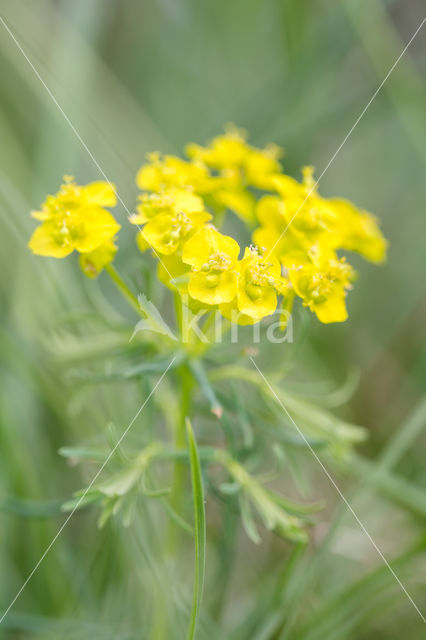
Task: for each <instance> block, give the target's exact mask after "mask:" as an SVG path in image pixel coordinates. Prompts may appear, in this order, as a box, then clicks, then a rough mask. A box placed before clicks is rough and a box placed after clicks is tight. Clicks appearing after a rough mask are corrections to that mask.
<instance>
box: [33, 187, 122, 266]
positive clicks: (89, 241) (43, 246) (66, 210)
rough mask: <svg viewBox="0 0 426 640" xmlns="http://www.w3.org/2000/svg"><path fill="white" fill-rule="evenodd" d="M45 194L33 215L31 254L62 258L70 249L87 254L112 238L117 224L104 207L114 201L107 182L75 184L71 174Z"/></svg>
mask: <svg viewBox="0 0 426 640" xmlns="http://www.w3.org/2000/svg"><path fill="white" fill-rule="evenodd" d="M64 180H65V183H64V184H63V185H62V186H61V188H60V189H59V191H58V192H57V193H56V194H55V195H53V196H48V197H47V198H46V201H45V202H44V204H43V205H42V207H41V209H40V211H34V212H33V213H32V215H33V217H34V218H36V219H38V220H41V225H40V226H39V227H37V229H36V230H35V231H34V233H33V235H32V237H31V239H30V241H29V243H28V246H29V247H30V249H31V250H32V251H33V253H35V254H37V255H42V256H52V257H54V258H63V257H65V256H67V255H69V254H70V253H72V252H73V251H74V250H76V251H78V252H79V253H91V252H93V251H95V250H96V249H98V248H99V247H101V246H102V245H105V243H107V242H108V241H110V240H112V238H113V237H114V236H115V234H116V233H117V232H118V230H119V229H120V225H119V224H118V223H117V222H116V221H115V219H114V218H113V216H112V215H111V214H110V213H109V211H107V210H106V209H105V208H104V207H111V206H114V205H115V204H116V195H115V191H114V187H113V186H112V185H110V184H109V183H107V182H92V183H91V184H88V185H86V186H79V185H77V184H76V183H75V182H74V180H73V179H72V178H71V177H68V176H66V177H65V178H64Z"/></svg>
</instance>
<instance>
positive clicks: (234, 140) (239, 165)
mask: <svg viewBox="0 0 426 640" xmlns="http://www.w3.org/2000/svg"><path fill="white" fill-rule="evenodd" d="M246 138H247V134H246V132H245V131H244V130H243V129H237V128H236V127H235V126H233V125H229V126H228V127H227V128H226V131H225V134H224V135H221V136H217V137H216V138H214V139H213V140H211V142H210V143H209V145H208V146H207V147H201V146H200V145H196V144H190V145H188V146H187V147H186V153H187V154H188V156H189V157H190V158H191V159H194V160H198V161H199V162H203V163H204V164H206V165H207V166H208V167H211V168H212V169H215V170H216V171H219V172H229V171H230V170H232V169H234V170H238V172H239V173H240V183H241V184H242V185H246V184H248V185H252V186H254V187H257V188H259V189H270V188H271V187H272V182H271V177H272V176H273V175H274V174H276V173H279V172H280V171H281V165H280V163H279V162H278V158H279V157H280V156H281V155H282V151H281V149H279V147H277V146H276V145H269V146H268V147H266V148H265V149H257V148H256V147H252V146H251V145H249V144H248V143H247V142H246Z"/></svg>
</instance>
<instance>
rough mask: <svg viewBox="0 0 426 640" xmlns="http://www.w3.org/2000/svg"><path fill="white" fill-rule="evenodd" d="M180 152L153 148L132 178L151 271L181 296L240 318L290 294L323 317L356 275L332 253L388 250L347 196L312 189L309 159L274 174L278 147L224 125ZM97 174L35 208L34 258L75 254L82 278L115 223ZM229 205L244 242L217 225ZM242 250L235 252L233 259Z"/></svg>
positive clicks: (97, 263)
mask: <svg viewBox="0 0 426 640" xmlns="http://www.w3.org/2000/svg"><path fill="white" fill-rule="evenodd" d="M186 154H187V159H182V158H178V157H175V156H172V155H165V156H162V155H161V154H159V153H151V154H149V156H148V159H147V160H148V161H147V163H146V164H144V165H143V166H142V167H141V169H140V170H139V172H138V174H137V177H136V182H137V184H138V186H139V187H140V189H141V190H142V193H141V195H140V196H139V201H138V205H137V212H136V213H135V214H134V215H133V216H132V217H131V222H132V223H133V224H136V225H138V226H139V233H138V244H139V247H140V249H141V250H142V251H145V250H147V249H151V250H152V251H153V252H154V254H155V255H156V257H157V258H158V260H159V265H158V274H159V278H160V279H161V280H162V282H164V283H165V284H166V285H167V286H169V287H170V288H172V289H176V290H178V291H179V292H180V293H181V294H185V295H186V296H188V300H189V304H190V305H191V306H193V307H194V308H205V309H214V308H218V309H219V310H220V311H221V312H222V314H223V315H224V316H226V317H228V318H231V319H234V320H236V321H237V322H239V323H240V324H246V323H255V322H258V321H259V320H261V319H262V318H263V317H265V316H268V315H270V314H272V313H273V312H274V311H275V310H276V308H277V305H278V298H279V297H282V300H283V305H284V307H285V308H286V309H289V308H290V306H291V301H292V300H293V298H294V296H295V295H297V296H299V297H300V298H301V299H302V302H303V304H304V305H305V306H307V307H308V308H310V309H311V310H312V311H313V312H315V313H316V315H317V316H318V318H319V320H320V321H321V322H341V321H343V320H345V319H346V318H347V311H346V295H347V292H348V290H349V289H350V288H351V285H352V282H353V281H354V278H355V272H354V270H353V269H352V267H351V266H350V265H349V264H348V263H347V261H346V258H345V257H342V256H339V255H338V253H337V252H338V251H340V250H345V251H355V252H358V253H359V254H361V255H362V256H364V257H365V258H366V259H367V260H370V261H372V262H381V261H382V260H383V259H384V258H385V254H386V241H385V240H384V238H383V236H382V234H381V232H380V229H379V227H378V225H377V222H376V220H375V218H374V217H373V216H372V215H371V214H370V213H368V212H366V211H363V210H359V209H357V208H356V207H355V206H354V205H353V204H352V203H350V202H348V201H346V200H342V199H336V198H323V197H322V196H320V195H319V193H318V191H317V189H316V184H315V181H314V178H313V171H312V168H311V167H305V168H304V169H303V170H302V173H303V178H302V180H301V181H300V182H298V181H297V180H295V179H294V178H291V177H290V176H288V175H286V174H284V173H283V171H282V167H281V164H280V162H279V158H280V156H281V155H282V152H281V150H280V149H279V148H278V147H276V146H275V145H269V146H268V147H266V148H265V149H258V148H255V147H253V146H251V145H249V144H248V143H247V141H246V136H245V133H244V132H243V131H241V130H239V129H236V128H235V127H230V128H228V129H227V130H226V131H225V134H224V135H221V136H218V137H217V138H215V139H213V140H212V141H211V142H210V143H209V145H208V146H206V147H202V146H199V145H195V144H190V145H188V146H187V148H186ZM115 203H116V195H115V191H114V188H113V187H112V186H111V185H109V184H108V183H105V182H95V183H91V184H89V185H87V186H78V185H76V184H75V182H74V181H73V179H71V178H68V179H66V180H65V184H64V185H62V187H61V188H60V190H59V192H58V193H57V194H56V195H55V196H48V198H47V199H46V201H45V203H44V204H43V206H42V208H41V211H38V212H33V216H34V217H36V218H37V219H39V220H41V222H42V224H41V225H40V226H39V227H38V228H37V229H36V230H35V232H34V234H33V236H32V238H31V240H30V243H29V246H30V248H31V249H32V250H33V252H34V253H37V254H39V255H48V256H54V257H57V258H61V257H64V256H66V255H68V254H69V253H71V252H72V251H74V250H76V251H78V252H79V253H80V264H81V267H82V268H83V270H84V272H85V273H86V274H87V275H89V276H95V275H97V274H98V273H99V272H100V271H101V270H102V268H103V267H104V266H106V265H107V264H109V263H110V262H111V261H112V260H113V258H114V254H115V251H116V247H115V244H114V236H115V235H116V233H117V231H118V229H119V228H120V227H119V225H118V224H117V222H116V221H115V220H114V218H113V217H112V216H111V214H110V213H109V212H108V211H107V210H106V209H105V207H111V206H114V205H115ZM227 210H230V211H232V212H234V213H235V214H236V215H237V216H239V217H240V218H241V219H242V220H244V221H245V222H246V223H247V225H248V226H249V227H250V229H251V230H252V242H253V244H252V245H251V246H250V247H246V248H245V249H244V250H243V251H241V250H240V246H239V245H238V243H237V242H236V241H235V240H234V239H233V238H231V237H229V236H227V235H224V234H223V233H221V231H220V230H219V226H220V224H221V223H222V222H223V220H224V214H225V212H226V211H227ZM241 254H242V255H241Z"/></svg>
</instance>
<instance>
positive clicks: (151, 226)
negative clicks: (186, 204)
mask: <svg viewBox="0 0 426 640" xmlns="http://www.w3.org/2000/svg"><path fill="white" fill-rule="evenodd" d="M210 219H211V215H210V214H209V213H207V212H205V211H198V212H196V213H188V214H185V213H176V214H175V215H168V214H162V215H159V216H156V217H155V218H153V219H152V220H150V221H149V222H148V223H147V224H146V225H145V226H144V228H143V229H142V231H141V236H142V238H143V239H144V240H145V241H146V242H147V243H148V245H149V246H150V247H151V248H152V249H155V251H157V252H158V253H161V254H164V255H170V254H171V253H174V252H175V251H177V249H178V248H179V247H180V246H181V243H182V242H184V241H185V240H186V239H187V238H188V237H189V236H190V235H191V233H193V232H194V231H195V230H196V229H198V228H200V227H201V226H202V225H203V224H204V223H205V222H207V221H208V220H210Z"/></svg>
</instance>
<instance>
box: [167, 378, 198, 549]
mask: <svg viewBox="0 0 426 640" xmlns="http://www.w3.org/2000/svg"><path fill="white" fill-rule="evenodd" d="M180 380H181V400H180V414H179V419H178V421H177V424H176V433H175V448H176V449H177V450H182V449H185V448H186V418H187V417H188V416H189V413H190V409H191V396H192V386H193V381H192V377H191V375H190V373H189V371H188V369H187V368H186V367H185V366H183V367H182V368H181V369H180ZM185 466H186V465H185V463H184V462H182V461H181V460H176V461H175V464H174V470H173V480H172V490H171V494H170V506H171V507H172V509H174V511H176V512H177V513H179V512H180V511H181V505H182V497H183V485H184V481H185ZM178 538H179V531H178V529H177V527H176V525H175V524H174V523H173V522H170V526H169V530H168V534H167V542H166V549H167V553H168V554H169V555H173V554H174V552H175V550H176V547H177V545H178V542H179V540H178Z"/></svg>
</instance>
